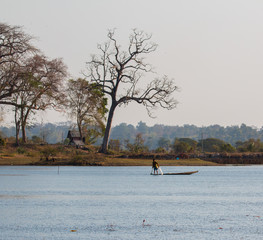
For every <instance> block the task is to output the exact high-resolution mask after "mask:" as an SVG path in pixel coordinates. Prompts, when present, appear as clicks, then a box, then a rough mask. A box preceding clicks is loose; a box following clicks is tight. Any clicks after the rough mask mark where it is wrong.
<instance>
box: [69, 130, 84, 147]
mask: <svg viewBox="0 0 263 240" xmlns="http://www.w3.org/2000/svg"><path fill="white" fill-rule="evenodd" d="M67 138H68V139H69V145H72V146H76V147H82V146H85V143H84V141H83V140H84V139H81V137H80V134H79V132H78V131H76V130H70V131H68V136H67Z"/></svg>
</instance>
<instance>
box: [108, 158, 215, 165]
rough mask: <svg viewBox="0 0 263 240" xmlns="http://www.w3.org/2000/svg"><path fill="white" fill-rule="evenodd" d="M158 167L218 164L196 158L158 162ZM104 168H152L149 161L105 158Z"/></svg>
mask: <svg viewBox="0 0 263 240" xmlns="http://www.w3.org/2000/svg"><path fill="white" fill-rule="evenodd" d="M158 163H159V164H160V166H216V165H218V164H216V163H213V162H208V161H203V160H201V159H198V158H193V159H181V160H162V159H160V160H158ZM103 165H105V166H152V160H151V159H129V158H110V157H108V158H106V159H105V161H104V163H103Z"/></svg>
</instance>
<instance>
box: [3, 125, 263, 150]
mask: <svg viewBox="0 0 263 240" xmlns="http://www.w3.org/2000/svg"><path fill="white" fill-rule="evenodd" d="M71 128H72V125H71V123H70V122H66V123H60V124H51V123H47V124H39V125H35V126H32V127H31V128H29V129H28V130H27V132H28V133H27V137H28V139H32V137H39V138H41V139H43V140H44V141H45V142H47V143H51V144H53V143H61V142H64V140H65V139H66V137H67V133H68V130H70V129H71ZM0 132H1V135H2V136H3V137H14V136H15V127H0ZM138 134H141V136H142V138H143V140H144V145H145V146H147V147H148V149H150V150H152V149H156V148H158V147H160V142H163V141H165V140H166V141H170V143H171V144H172V143H173V142H174V141H175V139H179V138H190V139H193V140H195V141H200V140H202V139H208V138H216V139H220V140H222V141H224V142H226V143H230V144H231V145H232V146H234V147H237V143H238V142H245V141H248V140H249V139H255V140H257V139H259V140H260V141H263V129H262V128H261V129H256V128H254V127H251V126H246V125H245V124H242V125H241V126H228V127H223V126H219V125H211V126H206V127H197V126H195V125H184V126H167V125H161V124H156V125H154V126H147V125H146V123H144V122H139V123H138V124H137V126H133V125H131V124H126V123H121V124H119V125H117V126H115V127H113V128H112V131H111V136H110V138H111V139H114V140H119V141H120V143H121V145H122V146H123V147H124V146H125V143H127V141H129V142H130V143H133V142H134V141H135V139H136V136H137V135H138ZM161 140H162V141H161ZM100 143H101V139H98V141H97V143H96V144H97V145H99V144H100Z"/></svg>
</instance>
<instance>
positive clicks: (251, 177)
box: [0, 166, 263, 240]
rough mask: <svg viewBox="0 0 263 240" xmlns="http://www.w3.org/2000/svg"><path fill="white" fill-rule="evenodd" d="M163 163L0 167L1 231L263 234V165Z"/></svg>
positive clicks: (84, 235) (31, 235)
mask: <svg viewBox="0 0 263 240" xmlns="http://www.w3.org/2000/svg"><path fill="white" fill-rule="evenodd" d="M162 170H163V171H164V172H178V171H179V172H181V171H193V170H199V173H197V174H194V175H190V176H151V175H149V173H150V172H151V169H150V168H149V167H60V168H59V172H58V167H35V166H34V167H33V166H32V167H16V166H4V167H0V239H1V240H7V239H11V240H18V239H19V240H20V239H21V240H26V239H30V240H31V239H37V240H44V239H46V240H50V239H63V240H64V239H66V240H67V239H70V240H74V239H121V240H125V239H184V240H185V239H186V240H189V239H190V240H191V239H195V240H196V239H207V240H212V239H220V240H227V239H229V240H233V239H245V240H247V239H253V240H255V239H263V187H262V182H263V166H224V167H162ZM144 219H145V225H144V226H143V225H142V223H143V220H144Z"/></svg>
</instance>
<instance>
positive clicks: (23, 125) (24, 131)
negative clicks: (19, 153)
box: [21, 123, 27, 143]
mask: <svg viewBox="0 0 263 240" xmlns="http://www.w3.org/2000/svg"><path fill="white" fill-rule="evenodd" d="M21 127H22V142H23V143H26V142H27V141H26V124H25V123H23V124H22V126H21Z"/></svg>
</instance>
